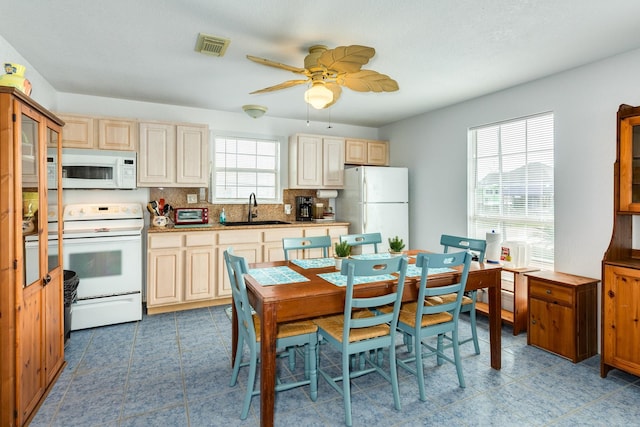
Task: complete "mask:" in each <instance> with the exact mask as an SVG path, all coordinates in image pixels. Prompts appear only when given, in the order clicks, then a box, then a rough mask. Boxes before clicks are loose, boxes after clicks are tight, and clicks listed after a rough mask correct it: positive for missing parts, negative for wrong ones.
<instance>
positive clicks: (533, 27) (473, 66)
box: [0, 0, 640, 127]
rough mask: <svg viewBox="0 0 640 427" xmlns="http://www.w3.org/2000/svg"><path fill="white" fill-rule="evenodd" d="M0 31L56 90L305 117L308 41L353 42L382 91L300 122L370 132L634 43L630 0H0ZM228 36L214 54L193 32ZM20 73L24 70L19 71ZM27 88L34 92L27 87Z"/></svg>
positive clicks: (639, 32) (636, 12)
mask: <svg viewBox="0 0 640 427" xmlns="http://www.w3.org/2000/svg"><path fill="white" fill-rule="evenodd" d="M0 11H1V12H0V35H2V37H4V38H5V39H6V40H7V41H8V42H9V43H10V44H11V45H12V46H13V47H14V48H15V49H16V50H17V51H18V52H20V54H21V55H22V56H24V57H25V58H26V59H27V60H28V61H29V62H30V63H31V64H32V66H33V67H35V68H36V69H37V70H38V71H39V72H40V73H41V74H42V75H43V76H44V77H45V78H46V79H47V80H48V81H49V82H50V83H51V84H52V85H53V87H54V88H55V89H56V90H58V91H60V92H70V93H78V94H87V95H96V96H106V97H114V98H125V99H135V100H142V101H149V102H157V103H166V104H175V105H184V106H193V107H200V108H208V109H214V110H222V111H230V112H242V105H243V104H261V105H264V106H266V107H268V108H269V111H268V113H267V114H268V115H269V116H273V117H284V118H292V119H306V118H307V105H306V104H305V102H304V100H303V93H304V90H305V86H304V85H302V86H296V87H293V88H289V89H284V90H281V91H277V92H271V93H266V94H259V95H250V94H249V92H252V91H254V90H257V89H261V88H264V87H267V86H272V85H275V84H278V83H281V82H283V81H285V80H290V79H296V78H299V76H298V75H297V74H294V73H291V72H288V71H285V70H279V69H276V68H271V67H266V66H263V65H259V64H256V63H254V62H251V61H249V60H248V59H246V55H247V54H250V55H254V56H259V57H263V58H268V59H271V60H274V61H277V62H281V63H285V64H289V65H293V66H296V67H302V66H303V60H304V57H305V55H306V53H307V49H308V48H309V46H311V45H314V44H324V45H327V46H328V47H330V48H333V47H336V46H340V45H350V44H361V45H365V46H372V47H374V48H375V49H376V55H375V56H374V57H373V58H372V60H371V61H370V62H369V63H368V64H367V65H365V66H364V68H365V69H373V70H376V71H378V72H380V73H383V74H387V75H389V76H391V77H392V78H394V79H395V80H396V81H397V82H398V84H399V86H400V90H399V91H397V92H392V93H361V92H354V91H351V90H349V89H345V90H344V91H343V94H342V97H341V98H340V100H339V101H338V102H337V103H336V104H335V105H334V106H332V107H331V108H329V109H327V110H320V111H318V110H313V109H311V110H310V111H309V117H310V118H311V119H312V120H322V121H325V120H326V121H329V120H330V121H333V122H337V123H345V124H354V125H363V126H374V127H378V126H381V125H384V124H387V123H391V122H394V121H397V120H400V119H403V118H406V117H409V116H413V115H416V114H420V113H423V112H426V111H430V110H433V109H437V108H440V107H443V106H446V105H451V104H454V103H457V102H461V101H464V100H467V99H470V98H474V97H477V96H480V95H484V94H487V93H491V92H495V91H497V90H501V89H504V88H507V87H511V86H514V85H518V84H520V83H523V82H527V81H530V80H534V79H538V78H541V77H544V76H547V75H550V74H554V73H557V72H560V71H563V70H567V69H570V68H574V67H577V66H580V65H584V64H587V63H590V62H593V61H597V60H600V59H603V58H606V57H609V56H612V55H616V54H619V53H622V52H625V51H629V50H632V49H635V48H638V47H640V25H638V16H640V1H637V0H608V1H606V2H605V1H602V0H482V1H478V0H402V1H395V2H390V1H381V0H380V1H377V0H349V1H343V0H341V1H338V0H325V1H322V2H310V1H301V0H297V1H293V0H277V1H275V0H271V1H267V0H242V1H228V0H227V1H218V0H161V1H160V0H109V1H101V2H97V1H87V0H56V1H50V0H29V1H26V0H22V1H9V0H0ZM200 32H202V33H206V34H211V35H215V36H220V37H225V38H229V39H231V44H230V46H229V48H228V49H227V52H226V54H225V56H223V57H221V58H216V57H211V56H205V55H202V54H199V53H196V52H195V50H194V48H195V44H196V39H197V36H198V33H200ZM0 60H2V61H7V60H11V58H0ZM27 77H28V70H27ZM34 90H37V88H35V89H34Z"/></svg>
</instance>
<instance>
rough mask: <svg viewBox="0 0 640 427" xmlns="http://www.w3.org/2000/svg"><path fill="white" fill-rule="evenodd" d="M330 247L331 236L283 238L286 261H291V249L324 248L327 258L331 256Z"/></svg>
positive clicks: (324, 254)
mask: <svg viewBox="0 0 640 427" xmlns="http://www.w3.org/2000/svg"><path fill="white" fill-rule="evenodd" d="M330 247H331V237H329V236H311V237H284V238H283V239H282V249H284V259H285V261H289V251H292V250H301V249H302V250H306V249H318V248H319V249H322V256H323V257H325V258H327V257H329V248H330Z"/></svg>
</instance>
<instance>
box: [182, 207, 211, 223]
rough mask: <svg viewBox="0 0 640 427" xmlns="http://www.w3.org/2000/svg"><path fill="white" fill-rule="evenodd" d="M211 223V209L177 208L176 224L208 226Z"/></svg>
mask: <svg viewBox="0 0 640 427" xmlns="http://www.w3.org/2000/svg"><path fill="white" fill-rule="evenodd" d="M207 223H209V208H176V209H175V224H176V225H189V224H207Z"/></svg>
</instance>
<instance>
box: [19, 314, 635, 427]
mask: <svg viewBox="0 0 640 427" xmlns="http://www.w3.org/2000/svg"><path fill="white" fill-rule="evenodd" d="M224 308H225V307H212V308H204V309H198V310H191V311H184V312H177V313H170V314H162V315H155V316H145V317H144V318H143V320H142V321H140V322H136V323H126V324H121V325H114V326H108V327H102V328H95V329H89V330H83V331H74V332H72V334H71V339H70V341H69V343H68V345H67V347H66V359H67V363H68V365H67V367H66V368H65V370H64V372H63V373H62V375H61V376H60V378H59V379H58V382H57V383H56V385H55V386H54V388H53V390H52V391H51V393H50V394H49V396H48V397H47V399H46V401H45V402H44V403H43V405H42V407H41V408H40V410H39V411H38V413H37V414H36V416H35V418H34V419H33V422H32V424H31V425H32V426H66V427H69V426H190V427H199V426H227V427H228V426H234V425H240V426H258V425H259V410H260V402H259V397H255V398H254V399H253V402H252V405H251V411H250V414H249V417H248V418H247V419H246V420H245V421H242V420H240V417H239V416H240V405H241V400H242V397H243V395H244V385H243V383H245V382H246V373H245V374H241V376H240V380H239V384H238V385H237V386H235V387H230V386H229V378H230V372H231V369H230V354H231V348H230V346H231V338H230V331H231V328H230V322H229V319H228V318H227V316H226V315H225V312H224ZM480 318H481V319H482V321H481V324H480V334H481V338H482V343H481V349H482V353H481V354H480V355H479V356H476V355H475V354H474V353H473V345H471V344H467V345H465V346H463V347H462V351H463V355H464V373H465V378H466V382H467V387H466V389H461V388H459V387H458V384H457V377H456V373H455V368H454V367H453V365H450V364H445V365H443V366H441V367H437V366H435V360H433V359H429V360H427V361H425V366H426V378H427V384H428V385H429V389H430V391H429V395H428V401H427V402H421V401H419V400H418V390H417V384H416V380H415V378H414V377H412V376H411V375H410V374H408V373H407V372H406V371H404V370H402V369H400V370H399V376H400V392H401V397H402V411H400V412H397V411H395V410H394V408H393V400H392V395H391V388H390V387H391V386H390V385H389V384H388V383H387V382H386V381H385V380H383V379H382V378H381V377H380V376H378V375H377V374H371V375H367V376H365V377H361V378H359V379H356V380H354V381H353V383H354V384H355V385H354V386H353V388H352V393H353V395H352V399H353V419H354V426H364V425H388V426H416V425H460V426H473V425H476V426H485V425H499V426H503V425H504V426H514V425H517V426H547V425H553V426H558V425H559V426H577V425H601V426H628V425H638V424H640V404H639V402H640V378H638V377H635V376H631V375H628V374H625V373H623V372H621V371H618V370H613V371H611V373H610V374H609V376H608V377H607V378H606V379H602V378H600V375H599V359H598V356H595V357H592V358H591V359H589V360H586V361H584V362H582V363H579V364H573V363H571V362H569V361H566V360H564V359H562V358H560V357H557V356H554V355H552V354H550V353H547V352H545V351H542V350H539V349H536V348H533V347H530V346H527V339H526V333H523V334H520V335H519V336H517V337H513V336H512V334H511V328H510V327H508V326H505V327H504V328H503V334H502V342H503V353H502V370H501V371H495V370H492V369H491V368H490V367H489V345H488V332H487V323H486V319H485V318H483V317H482V316H480ZM464 321H466V320H464ZM467 328H468V325H461V331H464V332H466V331H468V329H467ZM461 333H462V332H461ZM328 347H329V346H327V345H323V346H322V356H321V357H322V359H321V364H322V366H323V367H325V368H329V369H337V364H338V363H339V360H340V359H339V355H338V353H335V352H332V351H331V350H330V349H329V348H328ZM398 352H399V353H398V354H399V355H400V354H401V352H402V348H399V349H398ZM301 365H302V363H298V366H297V368H296V371H297V372H293V373H291V372H290V371H289V370H288V368H287V367H286V366H285V363H284V360H283V363H282V365H280V371H281V372H280V375H281V376H282V377H285V378H286V376H287V375H300V371H301V370H302V366H301ZM244 371H246V369H245V370H244ZM318 387H319V393H318V394H319V396H318V400H317V402H312V401H311V400H310V398H309V395H308V388H298V389H294V390H290V391H287V392H282V393H279V394H278V395H277V397H276V415H275V416H276V418H275V424H276V425H277V426H288V425H291V426H299V425H304V426H312V425H315V426H328V425H337V426H340V425H343V406H342V400H341V397H340V396H339V395H338V394H337V393H336V392H335V391H334V390H333V389H331V388H330V387H329V386H328V385H327V383H326V382H325V381H324V380H323V379H322V378H320V379H319V384H318Z"/></svg>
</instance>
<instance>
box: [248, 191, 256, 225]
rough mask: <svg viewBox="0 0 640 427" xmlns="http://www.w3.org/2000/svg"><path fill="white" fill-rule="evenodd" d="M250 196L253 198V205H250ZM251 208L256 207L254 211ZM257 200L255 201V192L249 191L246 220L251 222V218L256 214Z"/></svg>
mask: <svg viewBox="0 0 640 427" xmlns="http://www.w3.org/2000/svg"><path fill="white" fill-rule="evenodd" d="M251 198H253V206H251ZM253 208H256V211H255V212H253ZM257 208H258V202H257V201H256V193H251V194H250V195H249V213H248V214H247V221H248V222H251V220H252V219H253V218H256V217H257V216H258V211H257Z"/></svg>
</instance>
